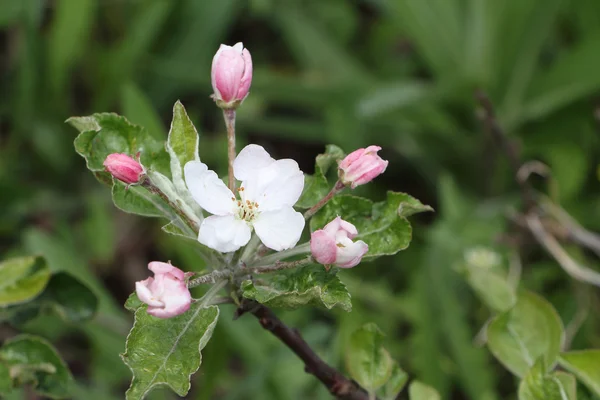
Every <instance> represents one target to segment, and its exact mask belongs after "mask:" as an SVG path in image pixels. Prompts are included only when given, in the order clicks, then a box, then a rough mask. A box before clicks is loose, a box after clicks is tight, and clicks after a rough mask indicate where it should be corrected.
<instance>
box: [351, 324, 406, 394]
mask: <svg viewBox="0 0 600 400" xmlns="http://www.w3.org/2000/svg"><path fill="white" fill-rule="evenodd" d="M383 337H384V335H383V333H382V332H381V330H379V328H378V327H377V325H375V324H374V323H368V324H365V325H363V326H362V327H361V328H359V329H357V330H356V331H354V332H353V333H352V335H351V336H350V341H349V343H348V346H347V347H346V354H345V356H346V369H348V371H349V372H350V376H351V377H352V378H353V379H354V380H355V381H357V382H358V383H359V384H360V385H361V386H362V387H364V388H365V389H366V390H367V391H368V392H369V393H374V392H375V391H376V390H377V389H379V388H380V387H381V386H383V385H384V384H385V383H386V382H387V381H388V380H389V379H390V377H391V376H392V370H393V367H394V361H393V360H392V357H390V354H389V353H388V352H387V350H386V349H385V348H384V347H383Z"/></svg>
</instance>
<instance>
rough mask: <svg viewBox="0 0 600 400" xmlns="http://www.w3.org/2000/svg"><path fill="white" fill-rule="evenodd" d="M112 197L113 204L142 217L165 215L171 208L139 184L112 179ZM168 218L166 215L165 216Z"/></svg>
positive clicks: (170, 211)
mask: <svg viewBox="0 0 600 400" xmlns="http://www.w3.org/2000/svg"><path fill="white" fill-rule="evenodd" d="M112 198H113V203H115V206H116V207H117V208H118V209H119V210H121V211H124V212H126V213H129V214H136V215H142V216H144V217H165V216H168V215H170V214H172V212H173V211H172V210H171V209H170V208H169V206H168V205H167V204H166V203H165V202H164V200H163V199H161V198H160V197H159V196H158V195H156V194H154V193H151V192H149V191H148V190H147V189H146V188H143V187H141V186H129V187H127V185H125V184H124V183H123V182H120V181H118V180H116V179H115V180H114V183H113V187H112ZM167 218H168V217H167Z"/></svg>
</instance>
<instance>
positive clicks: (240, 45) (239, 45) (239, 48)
mask: <svg viewBox="0 0 600 400" xmlns="http://www.w3.org/2000/svg"><path fill="white" fill-rule="evenodd" d="M232 47H233V48H234V49H235V50H237V51H239V52H240V54H242V50H244V44H243V43H242V42H237V43H236V44H234V45H233V46H232Z"/></svg>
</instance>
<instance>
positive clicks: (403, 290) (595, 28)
mask: <svg viewBox="0 0 600 400" xmlns="http://www.w3.org/2000/svg"><path fill="white" fill-rule="evenodd" d="M238 41H242V42H243V43H244V45H245V47H247V48H248V49H249V50H250V52H251V53H252V57H253V61H254V69H255V75H254V81H253V84H252V88H251V95H250V96H249V98H248V99H247V100H246V102H245V103H244V105H243V107H241V108H240V110H239V112H238V124H237V125H238V132H239V139H238V145H239V146H240V148H241V146H242V145H243V144H245V143H249V142H252V143H258V144H261V145H263V146H265V147H266V148H267V150H268V151H269V152H270V153H271V154H272V155H273V156H274V157H276V158H284V157H291V158H295V159H297V160H298V161H299V163H300V165H301V168H302V169H303V170H304V171H306V172H308V173H312V170H313V160H314V157H315V156H316V155H317V154H318V153H320V152H322V151H323V149H324V145H325V144H327V143H335V144H337V145H339V146H341V147H342V148H343V149H344V150H345V151H347V152H349V151H352V150H354V149H355V148H357V147H360V146H366V145H369V144H378V145H381V146H382V147H383V148H384V150H383V151H382V153H381V155H382V156H383V157H384V158H386V159H388V160H389V161H390V166H389V168H388V170H387V172H386V174H385V175H384V176H382V177H381V178H379V179H378V180H377V181H376V182H375V183H374V184H373V185H369V187H367V188H361V189H359V190H357V191H360V192H361V193H362V194H365V195H369V196H371V197H372V198H374V199H376V200H380V199H383V198H384V196H385V191H386V190H397V191H405V192H408V193H410V194H411V195H413V196H415V197H417V198H419V199H420V200H421V201H423V202H424V203H426V204H430V205H432V206H433V207H434V208H435V209H436V213H435V214H430V215H421V216H418V217H417V218H415V219H413V221H414V222H415V225H414V240H413V244H412V245H411V247H410V248H409V249H408V250H406V251H404V252H402V253H400V254H399V255H397V256H395V257H389V258H382V259H379V260H378V261H376V262H372V263H368V264H362V265H361V266H359V267H357V268H354V269H352V270H349V271H343V272H342V279H343V280H344V281H345V282H346V283H347V284H348V286H349V288H350V291H351V293H352V295H353V305H354V310H353V312H352V313H350V314H345V313H343V312H340V311H336V312H322V311H320V310H311V309H305V310H301V311H296V312H290V313H281V315H282V316H283V318H284V319H285V320H286V321H287V322H289V323H290V324H291V325H293V326H295V327H298V328H299V329H300V330H301V332H302V333H303V334H304V335H305V338H306V339H307V340H308V341H309V342H310V343H311V344H312V345H314V347H315V348H316V349H318V351H319V353H320V354H321V355H322V356H323V357H325V358H326V359H327V360H328V361H330V362H331V363H333V364H336V365H338V366H340V368H342V370H343V368H344V367H343V349H344V346H343V344H344V342H345V340H346V338H347V336H348V334H349V332H351V331H352V329H353V328H355V327H358V326H360V325H362V324H364V323H366V322H369V321H374V322H376V323H377V324H378V325H379V326H380V327H381V328H382V330H383V331H384V332H386V334H387V337H386V343H385V345H386V347H387V348H388V349H389V350H390V352H391V354H392V356H393V357H394V358H395V359H397V360H398V361H399V362H400V364H401V366H402V367H403V368H404V369H405V370H406V371H407V372H409V374H410V375H411V376H412V377H417V378H419V379H420V380H422V381H424V382H426V383H428V384H430V385H433V386H434V387H436V388H437V389H438V390H439V391H440V392H441V393H442V397H443V398H444V399H489V400H493V399H512V398H515V393H516V385H517V381H516V379H515V378H513V377H512V376H511V375H510V373H508V372H507V371H506V370H505V369H504V368H503V367H502V366H501V365H500V364H499V363H498V362H497V361H495V360H494V359H493V358H492V357H491V355H490V354H489V352H488V350H487V349H486V348H485V347H478V346H477V343H475V341H474V338H475V336H476V335H477V332H478V331H479V330H480V328H481V327H482V326H483V324H484V323H485V321H486V320H487V318H488V317H489V311H488V310H487V309H486V308H485V307H484V306H483V304H482V303H481V302H480V301H479V300H478V299H477V298H476V297H475V296H474V295H473V293H472V292H471V290H470V289H469V288H468V286H467V285H466V284H465V282H464V281H463V279H462V278H461V277H460V275H459V274H457V273H456V272H455V269H454V266H455V264H456V263H457V262H458V261H459V260H460V259H461V258H462V257H463V254H464V252H465V251H466V250H468V249H470V248H472V247H473V246H477V245H485V246H490V247H492V248H496V249H498V250H499V251H501V252H502V253H503V254H510V253H511V251H513V250H511V249H514V248H515V246H517V247H518V249H519V250H520V252H521V257H522V260H523V271H522V272H523V273H522V284H523V286H525V287H527V288H528V289H531V290H534V291H537V292H538V293H542V294H543V295H544V296H545V297H546V298H548V299H549V300H550V301H551V302H552V303H553V305H554V306H555V307H556V308H557V309H558V311H559V313H560V315H561V317H562V319H563V321H564V322H565V324H569V321H571V320H572V319H573V318H574V316H576V315H584V316H585V315H587V318H586V319H585V322H584V323H583V324H582V325H581V326H580V327H578V329H576V330H575V332H573V334H572V343H571V348H572V349H579V348H589V347H600V317H599V315H600V313H599V311H600V298H599V296H598V292H597V291H594V290H592V289H590V288H589V287H587V286H584V285H582V284H577V283H575V282H574V281H573V280H571V279H570V278H569V277H568V276H567V275H566V274H565V273H564V272H563V271H562V269H560V267H559V266H558V265H557V264H556V263H555V262H554V261H552V260H551V259H549V258H548V257H547V256H545V254H544V253H543V251H542V250H541V249H540V248H539V247H538V246H537V245H536V244H535V242H534V241H533V240H532V239H531V238H530V237H529V236H528V235H526V234H524V232H522V231H519V230H518V229H514V227H511V226H510V224H509V221H508V219H507V218H506V210H507V208H508V207H510V206H516V205H518V188H517V187H516V184H515V183H514V182H513V178H512V174H511V173H510V170H509V168H508V165H507V163H506V161H505V159H504V157H503V155H502V154H501V151H499V149H498V148H497V146H495V145H494V142H493V141H492V140H491V138H490V137H489V136H487V135H486V134H485V132H484V130H483V129H482V127H481V123H480V121H479V118H478V115H479V110H478V105H477V104H476V102H475V100H474V98H473V92H474V90H475V89H482V90H484V91H485V92H486V93H488V95H489V96H490V98H491V99H492V101H493V102H494V103H495V105H496V107H497V110H496V111H497V113H498V115H499V120H500V122H501V124H502V125H503V126H504V128H505V129H506V131H507V132H508V134H509V135H510V136H511V137H512V138H514V139H515V140H517V141H518V142H519V143H520V146H519V147H520V150H521V151H522V154H523V156H524V158H525V159H539V160H541V161H543V162H544V163H546V164H547V165H548V166H549V167H550V168H551V170H552V176H553V182H554V187H555V188H556V189H557V190H554V191H553V196H554V199H555V201H557V202H558V203H560V205H561V206H562V207H564V208H565V209H566V210H568V211H569V212H570V213H571V214H572V215H573V216H575V217H576V218H577V219H578V220H579V221H580V222H581V223H583V224H584V225H585V226H586V227H587V228H590V229H596V230H600V202H599V201H600V199H599V197H598V194H599V191H598V181H597V176H596V167H597V164H598V156H599V155H600V152H599V151H598V144H599V140H598V139H599V136H598V135H599V127H600V125H599V123H598V118H600V2H599V1H598V0H46V1H44V0H0V90H1V94H2V95H1V97H0V209H1V210H2V211H1V213H2V218H1V220H0V252H1V254H0V258H6V257H8V256H12V255H19V254H40V255H43V256H45V257H47V259H48V260H49V263H50V265H51V267H52V268H53V269H55V270H67V271H69V272H71V273H72V274H74V275H75V276H77V277H79V278H80V279H82V280H83V281H85V282H87V283H88V284H89V285H90V286H91V287H92V288H93V289H94V290H95V292H96V293H97V294H98V296H99V297H100V300H101V306H100V313H99V315H98V316H97V318H96V319H95V320H94V321H93V322H90V323H87V324H85V325H79V326H67V327H64V325H62V324H61V323H55V322H56V321H55V320H54V319H52V318H51V317H44V318H40V319H38V320H36V321H34V322H33V323H31V324H29V325H28V326H27V330H28V331H31V332H36V333H39V334H42V335H43V336H46V337H48V338H50V339H51V340H52V341H54V342H55V343H56V344H57V347H58V349H59V351H60V352H61V354H62V355H63V357H64V358H65V359H66V360H67V361H68V363H69V365H70V367H71V368H72V370H73V373H74V374H75V376H76V378H77V381H78V385H77V388H75V393H76V395H75V398H76V399H90V400H95V399H102V400H106V399H121V398H123V393H124V391H125V389H126V388H127V385H128V382H129V379H130V373H129V371H128V370H127V368H126V367H125V366H124V364H122V362H121V360H120V359H119V356H118V354H119V353H120V352H122V351H123V350H124V340H125V335H126V333H127V331H128V329H129V327H130V324H131V316H130V315H128V314H127V313H126V312H125V310H124V309H123V308H122V304H123V302H124V300H125V299H126V298H127V296H128V294H129V293H131V292H132V291H133V288H134V281H135V280H139V279H143V278H145V277H146V276H147V275H148V272H147V269H146V264H147V263H148V262H149V261H151V260H163V261H166V260H172V261H173V264H174V265H178V266H180V267H182V268H183V269H186V270H194V269H199V268H200V267H201V265H200V263H199V261H198V259H197V257H196V255H195V254H194V252H193V251H192V250H191V248H190V247H188V246H187V245H186V244H185V243H180V242H179V241H177V240H176V239H173V238H172V237H168V236H167V235H165V234H163V233H161V231H160V226H161V224H160V223H159V222H157V221H153V220H148V219H142V218H140V217H135V216H130V215H126V214H123V213H121V212H119V211H118V210H117V209H115V207H114V206H113V205H112V203H111V200H110V195H109V190H108V188H106V187H104V186H102V185H101V184H100V183H99V182H97V181H96V180H95V179H94V178H93V176H92V174H90V173H89V172H88V171H87V170H86V168H85V163H84V160H83V159H82V158H80V157H79V156H78V155H77V154H76V153H75V151H74V149H73V145H72V142H73V139H74V138H75V136H76V131H75V130H74V129H73V128H71V127H69V126H67V125H65V124H64V123H63V121H64V120H65V119H67V118H68V117H69V116H72V115H87V114H91V113H93V112H101V111H114V112H118V113H120V114H123V115H125V116H126V117H127V118H129V119H130V120H131V121H133V122H135V123H138V124H141V125H144V126H145V127H146V128H147V129H148V130H149V131H150V132H151V133H152V134H154V135H156V136H157V137H160V138H166V132H167V129H168V124H169V122H170V118H171V109H172V105H173V103H174V102H175V101H176V100H177V99H180V100H181V101H182V102H183V104H184V105H185V107H186V108H187V111H188V113H189V114H190V116H191V118H192V120H193V121H194V122H195V124H196V126H197V127H198V129H199V131H200V134H201V142H200V156H201V157H202V159H203V161H204V162H206V163H208V164H209V165H211V166H212V167H214V168H216V169H217V170H220V171H225V170H226V157H225V155H226V140H225V135H224V126H223V122H222V117H221V114H220V112H219V110H218V109H217V108H216V107H215V106H214V104H213V102H212V101H211V99H210V98H209V95H210V94H211V87H210V65H211V60H212V56H213V55H214V53H215V51H216V50H217V48H218V46H219V44H220V43H227V44H230V45H232V44H234V43H235V42H238ZM595 116H596V117H595ZM536 185H538V186H539V189H540V190H545V183H544V181H543V180H541V179H540V180H539V181H537V180H536ZM570 250H573V251H574V253H573V255H574V256H575V257H577V259H578V260H581V261H585V263H586V264H587V265H588V266H591V267H592V268H596V267H597V260H595V259H594V258H593V257H591V256H590V255H589V254H587V253H586V252H583V251H579V250H578V249H570ZM233 311H234V310H233V308H232V307H231V306H225V307H224V308H223V314H222V318H221V319H220V321H219V324H218V327H217V330H216V331H215V334H214V336H213V339H212V340H211V342H210V343H209V345H208V346H207V348H206V349H205V351H204V354H203V358H204V360H203V365H202V367H201V369H200V371H199V373H197V374H196V375H195V377H194V379H193V385H192V391H191V393H190V395H189V396H188V397H187V398H189V399H228V400H233V399H267V400H268V399H328V398H329V395H328V393H327V392H326V391H325V390H324V389H323V388H322V387H321V386H320V384H319V383H318V382H317V381H316V379H314V378H313V377H312V376H310V375H307V374H305V373H304V371H303V367H302V364H301V362H300V361H299V360H297V359H296V358H295V357H294V356H293V354H292V353H291V352H290V351H289V350H288V349H287V348H285V347H284V346H283V345H282V344H281V343H279V342H277V341H276V340H275V339H274V338H272V337H271V336H270V335H269V334H268V333H266V332H263V331H262V329H261V328H260V326H259V325H258V324H257V322H256V321H255V320H254V319H252V318H250V317H244V318H241V319H240V320H237V321H233V320H232V318H231V316H232V314H233ZM575 328H577V326H575ZM13 333H14V332H13V331H11V329H10V328H8V327H5V326H0V335H1V336H0V339H2V340H4V339H6V338H7V337H10V336H11V335H12V334H13ZM580 395H581V396H582V397H581V398H584V399H585V398H586V397H583V396H585V393H583V392H582V393H581V394H580ZM403 396H404V395H403ZM151 397H152V398H154V399H170V398H174V396H173V395H172V394H170V393H168V392H167V391H161V392H156V393H155V394H153V396H151ZM18 398H28V399H32V398H35V397H34V396H32V395H31V394H30V393H23V395H22V396H21V395H16V396H15V399H18ZM401 398H405V397H401ZM587 398H590V399H591V397H587Z"/></svg>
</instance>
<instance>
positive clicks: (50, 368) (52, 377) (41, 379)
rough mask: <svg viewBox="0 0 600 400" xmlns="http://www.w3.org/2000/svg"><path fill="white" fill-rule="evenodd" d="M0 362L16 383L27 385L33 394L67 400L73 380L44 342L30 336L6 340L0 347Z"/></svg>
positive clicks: (51, 349) (55, 354)
mask: <svg viewBox="0 0 600 400" xmlns="http://www.w3.org/2000/svg"><path fill="white" fill-rule="evenodd" d="M0 362H4V363H5V364H6V365H7V366H8V367H9V368H10V371H11V376H12V377H13V380H15V381H16V382H17V383H18V384H24V383H31V384H32V385H33V387H34V388H35V391H36V392H37V393H39V394H41V395H43V396H46V397H49V398H51V399H65V398H68V397H69V387H70V385H71V383H72V381H73V377H72V376H71V373H70V372H69V369H68V368H67V366H66V365H65V362H64V361H63V360H62V359H61V358H60V356H59V355H58V353H57V352H56V350H55V349H54V348H53V347H52V345H51V344H50V343H48V342H47V341H46V340H44V339H42V338H40V337H37V336H31V335H19V336H16V337H14V338H12V339H9V340H7V341H6V342H4V344H3V345H2V347H0Z"/></svg>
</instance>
